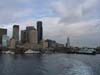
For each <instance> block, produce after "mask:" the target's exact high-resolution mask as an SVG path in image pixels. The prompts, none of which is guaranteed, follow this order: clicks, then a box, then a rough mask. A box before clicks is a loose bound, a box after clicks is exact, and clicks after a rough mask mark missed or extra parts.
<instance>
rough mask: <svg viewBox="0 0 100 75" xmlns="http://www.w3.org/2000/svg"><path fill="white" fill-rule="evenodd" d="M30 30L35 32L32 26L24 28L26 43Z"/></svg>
mask: <svg viewBox="0 0 100 75" xmlns="http://www.w3.org/2000/svg"><path fill="white" fill-rule="evenodd" d="M31 30H36V29H35V28H34V26H27V27H26V34H25V35H26V41H27V42H30V38H29V34H30V31H31Z"/></svg>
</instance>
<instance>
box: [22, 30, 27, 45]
mask: <svg viewBox="0 0 100 75" xmlns="http://www.w3.org/2000/svg"><path fill="white" fill-rule="evenodd" d="M27 37H28V36H27V32H26V30H22V31H21V43H26V42H27Z"/></svg>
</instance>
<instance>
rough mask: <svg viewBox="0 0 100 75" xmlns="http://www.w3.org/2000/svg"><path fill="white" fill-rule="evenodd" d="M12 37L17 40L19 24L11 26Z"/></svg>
mask: <svg viewBox="0 0 100 75" xmlns="http://www.w3.org/2000/svg"><path fill="white" fill-rule="evenodd" d="M13 38H14V39H15V40H16V41H17V42H18V41H19V25H14V26H13Z"/></svg>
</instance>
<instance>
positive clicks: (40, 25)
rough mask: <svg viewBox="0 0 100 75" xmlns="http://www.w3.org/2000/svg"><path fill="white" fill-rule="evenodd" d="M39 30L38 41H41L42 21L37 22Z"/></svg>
mask: <svg viewBox="0 0 100 75" xmlns="http://www.w3.org/2000/svg"><path fill="white" fill-rule="evenodd" d="M37 31H38V43H40V42H41V41H42V40H43V28H42V21H38V22H37Z"/></svg>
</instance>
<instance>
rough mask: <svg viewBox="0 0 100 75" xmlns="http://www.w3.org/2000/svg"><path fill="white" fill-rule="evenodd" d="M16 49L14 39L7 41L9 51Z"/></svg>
mask: <svg viewBox="0 0 100 75" xmlns="http://www.w3.org/2000/svg"><path fill="white" fill-rule="evenodd" d="M15 48H16V39H15V38H11V39H10V41H9V49H15Z"/></svg>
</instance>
